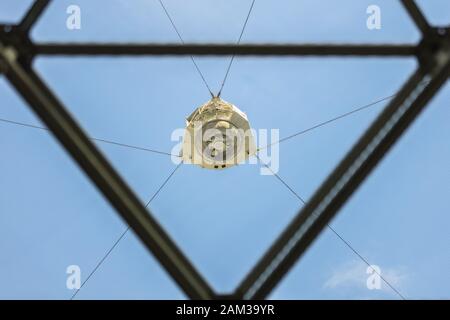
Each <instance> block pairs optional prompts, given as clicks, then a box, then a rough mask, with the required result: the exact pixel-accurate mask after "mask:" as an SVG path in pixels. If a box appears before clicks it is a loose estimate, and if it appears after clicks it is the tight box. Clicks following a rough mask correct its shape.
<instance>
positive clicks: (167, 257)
mask: <svg viewBox="0 0 450 320" xmlns="http://www.w3.org/2000/svg"><path fill="white" fill-rule="evenodd" d="M0 61H2V62H3V64H4V67H5V69H6V70H4V72H5V76H6V77H7V79H8V80H9V81H10V82H11V83H12V85H13V86H14V88H15V89H16V91H17V92H18V93H19V94H20V95H21V96H22V97H23V98H24V99H25V100H26V101H27V102H28V104H29V106H30V107H31V109H33V111H34V112H35V113H36V114H37V115H38V116H39V118H40V119H41V120H42V121H43V122H44V123H45V124H46V126H47V127H48V128H49V129H50V130H51V132H52V133H53V134H54V135H55V137H56V138H57V139H58V140H59V142H60V143H61V144H62V145H63V146H64V148H65V149H66V150H67V151H68V152H69V154H70V155H71V156H72V157H73V159H74V160H75V161H76V162H77V163H78V165H79V166H80V167H81V168H82V169H83V170H84V171H85V173H86V174H87V175H88V176H89V178H90V179H91V180H92V182H93V183H94V184H95V185H96V186H97V188H98V189H99V190H100V191H101V192H102V193H103V195H104V196H105V197H106V198H107V199H108V201H109V202H110V203H111V204H112V206H113V207H114V208H115V209H116V210H117V211H118V213H119V214H120V215H121V216H122V218H123V219H124V220H125V221H126V223H128V225H129V226H130V227H131V228H132V229H133V230H134V232H135V233H136V234H137V235H138V237H139V238H140V239H141V241H142V242H143V243H144V245H145V246H146V247H147V249H149V250H150V251H151V252H152V253H153V255H154V256H155V257H156V259H157V260H158V261H159V262H160V263H161V264H162V266H163V267H164V268H165V269H166V271H167V272H168V273H169V274H170V275H171V276H172V278H173V279H174V280H175V282H176V283H177V284H178V285H179V286H180V287H181V288H182V289H183V290H184V292H185V293H186V295H187V296H188V297H189V298H192V299H211V298H212V297H213V291H212V289H211V288H210V287H209V285H208V284H207V283H206V281H205V280H204V279H203V278H202V277H201V276H200V274H199V273H198V272H197V271H196V270H195V268H194V266H193V265H192V264H191V263H190V262H189V260H188V259H187V258H186V257H185V256H184V255H183V253H182V252H181V251H180V250H179V249H178V247H177V246H176V244H175V243H174V242H173V241H172V240H171V239H170V238H169V236H168V235H167V234H166V233H165V231H164V230H163V229H162V227H161V226H160V225H159V224H158V222H157V221H156V220H155V219H154V218H153V217H152V215H151V213H149V212H148V211H147V210H146V209H145V207H144V206H143V204H142V203H141V202H140V201H139V200H138V198H137V197H136V195H135V194H134V193H133V192H132V191H131V189H130V188H129V187H128V185H127V184H126V183H125V182H124V181H123V180H122V178H121V177H120V176H119V175H118V173H117V172H116V171H115V170H114V169H113V167H112V166H111V165H110V164H109V163H108V161H107V160H106V158H105V157H104V156H103V155H102V154H101V153H100V152H99V151H98V149H97V148H96V147H95V146H94V144H93V143H92V142H91V141H90V139H89V138H88V137H87V135H86V134H85V133H84V132H83V131H82V129H81V128H80V127H79V125H78V124H77V123H76V122H75V120H74V119H73V118H72V116H71V115H70V114H69V112H68V111H67V110H66V108H65V107H64V106H63V104H62V103H61V102H60V101H59V100H58V99H57V98H56V97H55V96H54V95H53V94H52V92H51V91H50V90H49V89H48V88H47V86H46V85H45V84H44V82H43V81H42V80H41V79H40V78H39V76H38V75H37V74H36V73H35V72H34V71H33V70H32V69H25V68H24V67H23V66H22V65H20V64H19V63H18V62H17V56H16V52H15V50H14V49H12V48H10V47H8V48H7V47H4V46H3V45H2V44H1V43H0Z"/></svg>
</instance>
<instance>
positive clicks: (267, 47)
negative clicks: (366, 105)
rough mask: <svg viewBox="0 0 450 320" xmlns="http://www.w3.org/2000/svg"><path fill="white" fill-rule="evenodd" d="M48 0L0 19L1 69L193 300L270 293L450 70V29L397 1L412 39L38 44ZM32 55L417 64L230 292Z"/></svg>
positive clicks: (408, 3)
mask: <svg viewBox="0 0 450 320" xmlns="http://www.w3.org/2000/svg"><path fill="white" fill-rule="evenodd" d="M49 2H50V0H36V1H35V3H34V4H33V5H32V7H31V8H30V10H29V11H28V13H27V14H26V15H25V17H24V18H23V19H22V21H21V22H20V24H19V25H17V26H11V25H0V72H3V73H4V74H5V75H6V77H7V79H8V80H9V81H10V82H11V84H12V85H13V86H14V88H15V89H16V91H17V92H18V93H19V94H20V95H21V96H22V97H23V98H24V99H25V100H26V101H27V102H28V104H29V106H30V108H31V109H32V110H33V111H34V112H35V113H36V114H37V115H38V116H39V117H40V118H41V120H42V121H43V122H44V123H45V124H46V125H47V127H48V128H49V129H50V131H51V132H52V133H53V134H54V135H55V137H56V138H57V139H58V140H59V142H60V143H61V144H62V145H63V146H64V148H65V149H66V150H67V151H68V152H69V154H70V155H71V156H72V157H73V159H74V160H75V161H76V162H77V163H78V164H79V165H80V167H81V168H82V169H83V170H84V172H85V173H86V174H87V175H88V176H89V178H90V179H91V180H92V182H93V183H94V184H95V185H96V186H97V188H98V189H99V190H100V191H101V192H102V193H103V195H104V196H105V197H106V198H107V200H108V201H109V202H110V203H111V205H112V206H113V207H114V208H115V209H116V210H117V211H118V213H119V214H120V215H121V216H122V218H123V219H124V220H125V221H126V222H127V223H128V225H129V226H130V227H131V228H132V229H133V230H134V232H135V233H136V234H137V235H138V236H139V238H140V239H141V241H142V242H143V243H144V245H145V246H146V247H147V249H149V250H150V251H151V252H152V253H153V255H154V256H155V257H156V258H157V259H158V261H159V262H160V263H161V264H162V265H163V267H164V268H165V269H166V271H167V272H168V273H169V274H170V275H171V276H172V278H173V279H174V280H175V282H176V283H177V284H178V285H179V286H180V287H181V288H182V289H183V290H184V292H185V293H186V294H187V296H188V297H189V298H193V299H211V298H224V297H226V298H227V299H228V298H244V299H262V298H266V297H267V295H268V294H269V293H270V292H271V290H272V289H273V288H274V287H275V286H276V285H277V284H278V283H279V282H280V280H281V279H282V278H283V277H284V275H285V274H286V273H287V272H288V271H289V270H290V268H291V267H292V266H293V265H294V263H295V262H296V261H297V260H298V259H299V258H300V256H301V255H302V254H303V253H304V252H305V250H306V249H307V248H308V247H309V246H310V244H311V243H312V242H313V241H314V239H315V238H316V237H317V236H318V234H319V233H320V232H321V231H322V230H323V228H324V227H326V225H327V224H328V222H329V221H331V219H332V218H333V217H334V216H335V215H336V214H337V212H338V211H339V209H340V208H341V207H342V206H343V205H344V203H345V202H346V201H347V200H348V199H349V198H350V197H351V195H352V194H353V192H354V191H355V190H356V189H357V188H358V187H359V186H360V184H361V183H362V182H363V181H364V179H365V178H366V177H367V176H368V175H369V174H370V172H371V171H372V170H373V169H374V168H375V167H376V165H377V164H378V163H379V162H380V161H381V159H382V158H383V157H384V155H385V154H386V153H387V152H388V151H389V149H390V148H391V147H392V146H393V144H394V143H395V142H396V141H397V140H398V139H399V138H400V137H401V135H402V134H403V133H404V132H405V130H406V129H407V128H408V126H409V125H411V123H412V122H413V121H414V120H415V118H416V117H417V116H418V115H419V113H420V112H421V111H422V110H423V109H424V108H425V106H426V104H427V103H428V102H429V101H430V99H431V98H432V97H433V95H434V94H435V93H436V92H437V91H438V90H439V88H440V87H441V86H442V85H443V84H444V83H445V81H446V80H447V79H448V77H449V74H450V62H449V61H450V36H449V35H450V29H449V28H448V27H447V28H432V27H430V26H429V24H428V22H427V21H426V19H425V18H424V16H423V15H422V13H421V12H420V10H419V8H418V7H417V5H416V4H415V3H414V1H412V0H401V2H402V4H403V5H404V7H405V9H406V11H407V12H408V14H409V15H410V16H411V18H412V19H413V21H414V22H415V23H416V25H417V27H418V28H419V29H420V31H421V32H422V36H423V38H422V41H421V42H420V43H419V44H418V45H417V46H415V45H414V46H412V45H367V44H366V45H361V44H358V45H332V44H290V45H274V44H259V45H239V46H236V45H228V44H186V45H175V44H95V43H93V44H57V43H47V44H34V43H33V42H32V41H31V40H30V38H29V31H30V29H31V28H32V26H33V25H34V24H35V22H36V21H37V20H38V19H39V17H40V15H41V14H42V12H43V11H44V9H45V8H46V7H47V5H48V4H49ZM36 55H49V56H53V55H88V56H97V55H112V56H120V55H135V56H139V55H253V56H270V55H275V56H359V57H364V56H394V57H395V56H398V57H407V56H416V57H417V58H418V61H419V64H420V66H419V68H418V70H417V71H416V72H415V73H414V74H413V75H412V76H411V77H410V79H409V80H408V81H407V83H406V84H405V85H404V86H403V88H402V89H401V90H400V92H399V93H398V94H397V95H396V97H395V98H394V99H393V100H392V101H391V102H390V103H389V104H388V106H387V107H386V108H385V109H384V111H383V112H382V113H381V114H380V115H379V116H378V118H377V119H376V120H375V121H374V123H373V124H372V125H371V126H370V127H369V128H368V129H367V131H366V132H365V133H364V134H363V135H362V137H361V138H360V139H359V140H358V142H357V143H356V144H355V145H354V146H353V148H352V149H351V150H350V151H349V152H348V154H347V155H346V156H345V157H344V159H343V160H342V161H341V162H340V164H339V165H338V166H337V167H336V169H335V170H334V171H333V172H332V173H331V174H330V175H329V177H328V178H327V179H326V180H325V182H324V183H323V184H322V185H321V187H320V188H319V189H318V190H317V191H316V192H315V194H314V195H313V197H312V198H311V200H310V201H308V203H306V205H305V206H304V207H303V208H302V209H301V210H300V212H299V213H298V215H297V216H296V217H295V218H294V220H293V221H292V222H291V223H290V224H289V226H288V227H287V228H286V229H285V231H284V232H283V233H282V234H281V235H280V236H279V237H278V239H277V240H276V241H275V242H274V243H273V245H272V246H271V247H270V248H269V250H268V251H267V253H266V254H265V255H264V256H263V257H262V258H261V260H260V261H259V262H258V263H257V264H256V265H255V267H254V268H253V270H252V271H251V272H249V274H248V275H247V276H246V278H245V279H244V280H243V281H242V282H241V284H240V285H239V286H238V288H237V289H236V291H235V292H234V293H233V294H231V295H217V294H216V293H214V291H213V290H212V289H211V288H210V286H209V285H208V283H207V282H206V281H205V280H204V279H203V278H202V276H201V275H200V274H199V273H198V272H197V271H196V269H195V268H194V266H193V265H192V264H191V263H190V262H189V260H188V259H187V258H186V257H185V256H184V255H183V253H182V252H181V251H180V250H179V249H178V247H177V246H176V245H175V243H174V242H173V241H172V240H171V239H170V238H169V236H168V235H167V234H166V233H165V231H164V230H163V229H162V228H161V226H160V225H159V224H158V223H157V221H156V220H155V219H154V218H153V216H152V215H151V213H149V212H148V211H147V209H145V207H144V206H143V205H142V204H141V202H140V201H139V200H138V198H137V197H136V195H135V194H134V193H133V192H132V190H131V189H130V188H129V187H128V186H127V185H126V183H125V182H124V181H123V180H122V178H121V177H120V176H119V175H118V174H117V173H116V171H115V170H114V169H113V168H112V166H111V165H110V164H109V163H108V161H107V160H106V158H105V157H104V156H103V155H102V154H101V153H100V152H99V151H98V149H97V148H96V147H95V146H94V144H93V143H92V142H91V141H90V140H89V138H88V137H87V136H86V134H85V133H84V132H83V131H82V129H81V128H80V126H79V125H78V124H77V123H76V121H75V120H74V119H73V118H72V116H71V115H70V114H69V112H68V111H67V110H66V108H65V107H64V106H63V104H62V103H61V102H60V101H59V100H58V99H57V98H56V97H55V96H54V94H53V93H52V92H51V91H50V89H49V88H48V87H47V86H46V85H45V84H44V82H43V81H42V80H41V79H40V78H39V76H38V75H37V74H36V73H35V72H34V71H33V69H32V68H31V63H32V61H33V59H34V57H35V56H36Z"/></svg>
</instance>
